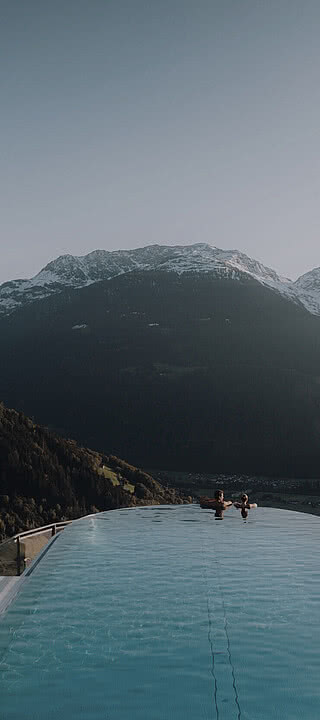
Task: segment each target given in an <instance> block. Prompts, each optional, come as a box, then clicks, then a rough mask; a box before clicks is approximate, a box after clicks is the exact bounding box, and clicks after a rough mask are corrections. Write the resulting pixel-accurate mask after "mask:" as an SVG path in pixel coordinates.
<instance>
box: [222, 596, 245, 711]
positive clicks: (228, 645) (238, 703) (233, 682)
mask: <svg viewBox="0 0 320 720" xmlns="http://www.w3.org/2000/svg"><path fill="white" fill-rule="evenodd" d="M220 592H221V598H222V608H223V615H224V630H225V633H226V638H227V649H228V656H229V663H230V666H231V674H232V685H233V689H234V699H235V703H236V706H237V709H238V720H241V717H242V716H241V707H240V702H239V695H238V688H237V683H236V676H235V670H234V665H233V662H232V657H231V647H230V638H229V633H228V621H227V614H226V608H225V604H224V596H223V592H222V590H221V586H220Z"/></svg>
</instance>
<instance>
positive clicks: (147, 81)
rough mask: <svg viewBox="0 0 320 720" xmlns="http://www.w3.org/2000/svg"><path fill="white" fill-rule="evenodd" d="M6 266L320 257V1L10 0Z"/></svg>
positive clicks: (2, 45)
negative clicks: (138, 254) (154, 251)
mask: <svg viewBox="0 0 320 720" xmlns="http://www.w3.org/2000/svg"><path fill="white" fill-rule="evenodd" d="M0 28H1V30H0V86H1V114H0V142H1V178H0V202H1V220H2V235H1V237H2V246H1V249H2V252H1V267H0V281H4V280H7V279H11V278H15V277H27V276H31V275H33V274H35V272H36V271H38V270H39V269H40V268H41V267H42V266H43V265H44V264H46V263H47V262H48V261H49V260H51V259H53V258H54V257H57V256H58V255H59V254H62V253H72V254H77V255H80V254H84V253H86V252H89V251H91V250H93V249H96V248H106V249H110V250H112V249H118V248H129V247H139V246H142V245H147V244H149V243H150V244H151V243H160V244H161V243H163V244H188V243H192V242H209V243H211V244H213V245H217V246H218V247H222V248H238V249H240V250H242V251H244V252H246V253H248V254H249V255H251V256H253V257H255V258H257V259H259V260H261V261H262V262H264V263H265V264H268V265H270V266H272V267H274V268H275V269H276V270H278V271H280V272H281V273H284V274H287V275H288V276H289V277H293V278H294V277H297V276H298V275H299V274H301V273H303V272H305V271H306V270H309V269H311V268H312V267H315V266H319V265H320V245H319V220H320V198H319V195H320V152H319V149H320V97H319V95H320V83H319V67H320V43H319V32H320V3H319V0H304V1H303V0H261V1H258V0H50V1H49V0H38V1H37V0H28V2H26V0H2V2H1V5H0Z"/></svg>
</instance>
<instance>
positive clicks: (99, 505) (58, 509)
mask: <svg viewBox="0 0 320 720" xmlns="http://www.w3.org/2000/svg"><path fill="white" fill-rule="evenodd" d="M182 502H185V499H184V498H183V497H182V496H181V495H179V493H178V492H176V491H175V490H173V489H165V488H164V487H163V486H162V485H160V484H159V483H158V482H156V481H155V480H153V478H152V477H151V476H150V475H148V474H147V473H145V472H143V471H142V470H139V469H138V468H136V467H134V466H132V465H129V464H128V463H126V462H124V461H123V460H120V459H119V458H117V457H115V456H112V455H104V454H101V453H98V452H94V451H92V450H88V449H85V448H81V447H79V446H78V445H77V444H76V443H75V442H74V441H72V440H66V439H64V438H61V437H58V436H57V435H54V434H53V433H52V432H49V430H47V429H46V428H44V427H40V426H39V425H37V424H35V423H34V422H33V421H32V420H30V418H27V417H26V416H25V415H23V414H22V413H20V412H16V411H15V410H8V409H7V408H5V407H4V406H3V405H2V404H1V405H0V541H1V540H3V539H4V538H5V537H6V536H11V535H14V534H15V533H17V532H19V531H22V530H26V529H29V528H33V527H37V526H41V525H46V524H48V523H50V522H54V521H59V520H64V519H73V518H76V517H79V516H81V515H86V514H87V513H91V512H97V511H102V510H110V509H113V508H118V507H128V506H134V505H152V504H171V503H178V504H179V503H182Z"/></svg>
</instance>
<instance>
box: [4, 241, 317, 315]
mask: <svg viewBox="0 0 320 720" xmlns="http://www.w3.org/2000/svg"><path fill="white" fill-rule="evenodd" d="M137 270H138V271H145V272H146V271H150V270H157V271H162V272H175V273H177V274H182V273H202V274H204V273H205V274H210V275H213V276H214V277H216V278H226V279H232V280H245V279H246V278H247V279H248V278H249V277H250V278H252V279H254V280H255V281H257V282H259V283H261V284H262V285H265V286H267V287H269V288H271V289H272V290H274V291H275V292H277V293H280V294H281V295H284V296H285V297H287V298H288V299H290V300H291V301H293V302H295V303H298V304H300V305H301V304H302V305H304V306H305V307H306V308H307V309H308V310H309V311H310V312H311V313H314V314H320V268H316V269H315V270H312V271H311V272H309V273H306V275H303V276H302V277H301V278H299V279H298V280H297V281H296V282H292V281H291V280H288V278H283V277H281V276H279V275H278V274H277V273H276V272H275V270H272V269H271V268H268V267H266V266H265V265H263V264H262V263H260V262H259V261H257V260H254V259H253V258H250V257H248V256H247V255H245V254H244V253H242V252H240V251H238V250H222V249H220V248H218V247H215V246H211V245H209V244H207V243H196V244H194V245H185V246H181V245H176V246H170V245H148V246H147V247H143V248H137V249H134V250H115V251H112V252H110V251H107V250H93V251H92V252H90V253H88V254H87V255H84V256H79V257H77V256H74V255H61V256H60V257H58V258H56V259H55V260H52V261H51V262H49V263H48V264H47V265H46V266H45V267H44V268H43V269H42V270H40V272H39V273H37V275H35V276H34V277H33V278H31V279H30V280H13V281H11V282H6V283H4V284H3V285H1V286H0V315H4V314H9V313H11V312H13V311H14V310H15V309H17V308H18V307H20V306H21V305H24V304H29V303H31V302H34V301H35V300H38V299H41V298H45V297H48V296H49V295H52V294H54V293H57V292H62V290H64V289H65V288H68V287H69V288H81V287H85V286H87V285H90V284H92V283H95V282H99V281H102V280H109V279H111V278H112V277H115V276H116V275H121V274H123V273H130V272H134V271H137Z"/></svg>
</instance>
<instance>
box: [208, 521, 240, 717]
mask: <svg viewBox="0 0 320 720" xmlns="http://www.w3.org/2000/svg"><path fill="white" fill-rule="evenodd" d="M203 529H204V526H203ZM203 549H204V555H205V556H206V554H207V553H206V551H205V547H204V543H203ZM213 562H214V563H215V565H216V568H217V578H218V589H219V591H220V596H221V604H222V609H223V617H224V631H225V635H226V639H227V653H228V659H229V664H230V667H231V675H232V686H233V690H234V701H235V705H236V708H237V720H242V710H241V705H240V701H239V694H238V688H237V683H236V676H235V669H234V665H233V662H232V655H231V644H230V637H229V632H228V621H227V613H226V607H225V602H224V594H223V591H222V587H221V573H220V565H219V563H218V560H217V553H215V554H214V556H213ZM204 575H205V578H206V585H207V608H208V621H209V632H208V639H209V644H210V649H211V655H212V661H213V663H212V671H211V673H212V676H213V678H214V681H215V692H214V698H215V708H216V715H217V720H219V707H218V699H217V692H218V687H217V679H216V675H215V671H214V666H215V657H214V656H215V654H216V653H215V651H214V645H213V642H212V637H211V635H212V617H211V610H210V603H209V585H208V574H207V567H206V564H205V565H204Z"/></svg>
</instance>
